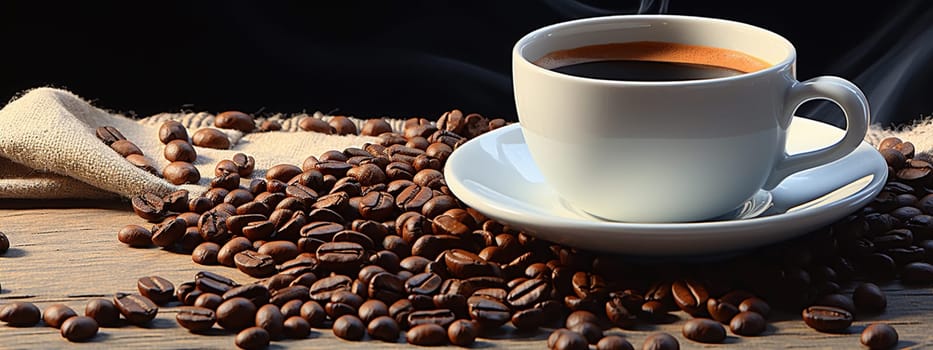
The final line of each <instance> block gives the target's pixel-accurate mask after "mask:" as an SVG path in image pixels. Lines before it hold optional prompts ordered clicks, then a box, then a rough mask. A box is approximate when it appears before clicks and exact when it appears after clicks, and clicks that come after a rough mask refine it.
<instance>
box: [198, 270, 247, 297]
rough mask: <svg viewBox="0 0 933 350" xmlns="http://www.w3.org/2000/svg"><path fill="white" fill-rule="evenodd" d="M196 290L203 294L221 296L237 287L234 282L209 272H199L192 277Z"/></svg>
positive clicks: (237, 284)
mask: <svg viewBox="0 0 933 350" xmlns="http://www.w3.org/2000/svg"><path fill="white" fill-rule="evenodd" d="M194 282H195V285H196V286H197V288H198V289H199V290H201V291H203V292H205V293H214V294H217V295H223V294H224V293H226V292H227V291H228V290H230V289H232V288H234V287H238V286H239V285H240V284H239V283H236V281H234V280H232V279H230V278H228V277H224V276H221V275H219V274H216V273H213V272H210V271H200V272H198V273H197V274H195V276H194Z"/></svg>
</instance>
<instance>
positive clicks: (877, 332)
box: [859, 323, 898, 350]
mask: <svg viewBox="0 0 933 350" xmlns="http://www.w3.org/2000/svg"><path fill="white" fill-rule="evenodd" d="M859 341H860V342H861V343H862V345H865V346H867V347H868V348H869V349H871V350H881V349H893V348H894V347H895V346H897V342H898V336H897V331H896V330H895V329H894V327H891V326H889V325H887V324H884V323H872V324H870V325H868V327H865V330H863V331H862V335H861V336H860V337H859Z"/></svg>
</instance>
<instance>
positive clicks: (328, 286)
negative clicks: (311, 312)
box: [309, 275, 353, 326]
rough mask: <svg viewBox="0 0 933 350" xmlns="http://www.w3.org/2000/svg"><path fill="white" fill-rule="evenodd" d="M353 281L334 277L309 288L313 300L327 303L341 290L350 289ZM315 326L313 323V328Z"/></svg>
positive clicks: (342, 277)
mask: <svg viewBox="0 0 933 350" xmlns="http://www.w3.org/2000/svg"><path fill="white" fill-rule="evenodd" d="M352 283H353V280H352V279H350V277H347V276H344V275H332V276H328V277H325V278H322V279H319V280H317V281H315V282H314V284H312V285H311V287H310V288H309V294H310V297H311V300H314V301H317V302H318V303H325V304H326V303H327V302H328V301H330V297H331V295H333V294H334V293H336V292H338V291H341V290H348V289H350V285H351V284H352ZM313 325H314V324H313V323H312V326H313Z"/></svg>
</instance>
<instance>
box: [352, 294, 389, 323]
mask: <svg viewBox="0 0 933 350" xmlns="http://www.w3.org/2000/svg"><path fill="white" fill-rule="evenodd" d="M357 313H358V314H359V316H360V319H361V320H363V322H365V323H367V324H368V323H369V322H371V321H372V320H374V319H375V318H377V317H379V316H388V315H389V307H388V306H386V304H385V303H384V302H382V301H381V300H376V299H369V300H367V301H366V302H364V303H363V304H362V305H360V307H359V309H358V312H357Z"/></svg>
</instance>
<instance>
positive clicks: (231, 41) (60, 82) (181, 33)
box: [0, 0, 933, 123]
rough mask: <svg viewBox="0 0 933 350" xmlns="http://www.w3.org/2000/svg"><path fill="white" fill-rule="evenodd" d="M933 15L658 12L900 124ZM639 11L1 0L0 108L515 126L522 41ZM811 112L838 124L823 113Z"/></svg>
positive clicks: (929, 73)
mask: <svg viewBox="0 0 933 350" xmlns="http://www.w3.org/2000/svg"><path fill="white" fill-rule="evenodd" d="M646 2H651V1H646ZM931 3H933V2H930V1H925V0H917V1H885V2H880V1H878V2H872V3H871V6H866V5H865V4H863V2H852V1H812V0H808V1H803V0H786V1H773V0H772V1H741V2H739V1H723V0H704V1H697V0H671V1H670V3H669V5H668V6H667V9H666V12H667V13H670V14H682V15H697V16H709V17H718V18H726V19H733V20H738V21H743V22H747V23H751V24H754V25H758V26H761V27H764V28H766V29H770V30H772V31H775V32H777V33H779V34H781V35H784V36H785V37H787V38H788V39H790V40H791V41H792V42H794V43H795V45H796V46H797V51H798V78H800V79H801V80H803V79H808V78H812V77H814V76H818V75H822V74H834V75H839V76H842V77H845V78H847V79H850V80H854V81H855V82H856V83H858V84H859V85H860V86H861V87H862V88H863V90H865V92H866V93H867V94H868V95H869V96H870V98H871V102H872V109H873V113H874V120H875V121H880V122H883V123H902V122H906V121H909V120H911V119H915V118H918V117H920V116H921V115H929V114H930V113H933V96H931V93H930V91H931V89H930V88H931V87H933V84H931V78H933V68H931V66H933V64H930V63H929V62H931V61H933V60H931V57H933V40H931V39H933V31H931V29H930V28H933V27H931V26H930V25H929V23H933V10H931V8H933V6H931V5H930V4H931ZM641 5H644V6H645V8H644V9H643V11H644V12H648V13H658V12H661V11H662V10H663V9H662V5H661V4H660V1H658V2H654V3H653V4H650V5H649V4H640V3H639V2H638V1H600V0H537V1H512V0H507V1H429V0H424V1H367V2H357V1H339V2H338V1H270V2H262V3H261V2H259V1H256V2H249V1H224V2H208V1H185V2H171V1H157V2H136V1H125V2H114V3H109V4H108V3H101V2H78V1H75V2H62V3H49V2H42V1H4V2H3V3H2V4H0V31H2V32H0V33H2V34H3V41H2V43H0V48H2V52H0V62H3V63H2V64H0V69H2V71H0V98H2V99H4V100H9V99H10V98H13V97H15V96H16V95H17V94H19V93H21V92H22V91H23V90H26V89H29V88H32V87H38V86H56V87H61V88H66V89H69V90H71V91H73V92H75V93H77V94H78V95H80V96H83V97H85V98H88V99H91V100H93V101H94V102H95V103H96V104H97V105H98V106H100V107H103V108H107V109H110V110H115V111H121V112H125V113H131V114H134V115H138V116H147V115H151V114H154V113H158V112H163V111H178V110H180V109H191V110H197V111H208V112H219V111H223V110H228V109H239V110H243V111H246V112H257V111H264V112H301V111H309V112H310V111H316V110H320V111H323V112H335V113H340V114H347V115H355V116H359V117H379V116H393V117H410V116H421V117H427V118H431V119H434V118H437V117H438V116H439V115H440V114H441V113H443V112H444V111H447V110H450V109H452V108H459V109H461V110H463V111H465V112H477V113H481V114H484V115H486V116H490V117H503V118H506V119H510V120H515V110H514V106H513V100H512V92H511V91H512V90H511V81H510V69H511V68H510V50H511V47H512V45H513V44H514V42H515V41H516V40H517V39H518V38H520V37H521V36H522V35H523V34H525V33H527V32H529V31H531V30H533V29H535V28H538V27H541V26H544V25H548V24H552V23H555V22H560V21H565V20H570V19H574V18H581V17H592V16H599V15H608V14H621V13H634V12H637V11H638V9H639V6H641ZM4 61H5V62H4ZM806 107H807V108H806V110H807V111H802V113H805V114H808V115H811V116H814V117H816V118H819V119H824V120H830V121H834V122H838V120H839V116H838V115H837V114H834V113H832V112H831V110H832V108H828V109H824V110H818V109H819V108H820V107H818V106H810V105H808V106H806ZM810 107H816V109H814V108H810Z"/></svg>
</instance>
